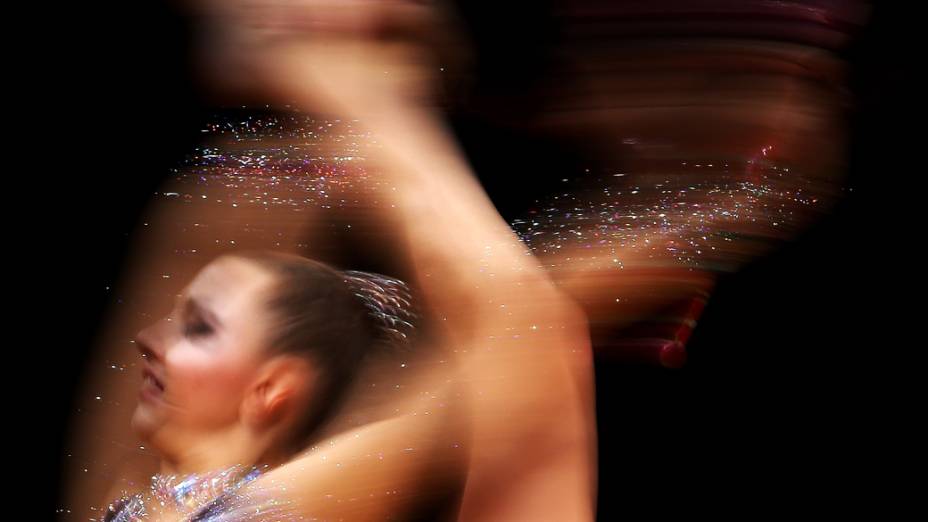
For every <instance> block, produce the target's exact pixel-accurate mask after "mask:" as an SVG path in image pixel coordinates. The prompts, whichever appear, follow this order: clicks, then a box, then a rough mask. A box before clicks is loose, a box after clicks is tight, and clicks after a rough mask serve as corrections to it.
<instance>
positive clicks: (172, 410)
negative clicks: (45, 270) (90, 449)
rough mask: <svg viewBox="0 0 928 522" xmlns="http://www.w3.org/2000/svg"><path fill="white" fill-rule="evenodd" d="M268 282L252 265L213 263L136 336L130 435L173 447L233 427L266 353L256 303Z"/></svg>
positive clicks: (263, 315)
mask: <svg viewBox="0 0 928 522" xmlns="http://www.w3.org/2000/svg"><path fill="white" fill-rule="evenodd" d="M273 282H274V281H273V276H272V275H271V274H270V273H269V272H267V271H265V270H263V269H262V268H260V267H258V266H257V265H256V264H254V263H251V262H249V261H246V260H243V259H238V258H234V257H224V258H220V259H217V260H216V261H213V262H212V263H210V264H209V265H207V266H206V267H205V268H204V269H203V270H201V271H200V272H199V273H198V274H197V276H196V277H195V278H194V279H193V281H192V282H191V283H190V284H189V285H188V286H187V287H186V288H185V289H184V291H183V293H182V294H181V295H180V296H178V297H177V300H176V303H175V306H174V309H173V310H172V312H171V314H170V315H168V316H167V317H165V318H163V319H161V320H160V321H158V322H157V323H155V324H152V325H151V326H149V327H147V328H145V329H143V330H142V331H141V332H139V334H138V335H137V337H136V345H137V346H138V349H139V350H140V351H141V354H142V357H143V358H144V361H143V366H142V368H143V382H142V386H141V388H140V390H139V400H138V406H137V407H136V409H135V412H134V414H133V417H132V428H133V430H134V431H135V432H136V433H137V434H138V435H139V436H140V437H142V439H143V440H145V441H146V442H148V443H149V444H151V445H152V446H153V447H155V448H156V449H157V448H159V447H162V448H165V447H166V448H176V447H177V446H178V445H185V444H189V443H190V442H192V441H193V440H195V439H196V437H197V436H198V435H202V434H205V433H209V432H216V431H218V430H222V429H223V428H226V427H228V426H231V425H233V424H234V423H235V422H236V421H237V420H238V418H239V411H240V407H241V404H242V399H243V398H244V397H245V393H246V391H247V387H248V385H249V383H250V382H251V381H252V379H253V377H254V375H255V371H256V369H257V368H258V366H259V362H260V361H261V358H262V354H263V353H266V347H265V345H264V343H265V339H266V335H265V334H266V328H267V325H268V324H270V323H269V318H268V316H267V312H266V311H265V309H264V305H263V303H264V302H265V301H266V296H267V292H268V291H269V289H270V288H271V286H272V284H273Z"/></svg>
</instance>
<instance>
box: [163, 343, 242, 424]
mask: <svg viewBox="0 0 928 522" xmlns="http://www.w3.org/2000/svg"><path fill="white" fill-rule="evenodd" d="M233 348H234V347H225V348H221V347H209V348H206V347H201V346H194V345H191V344H182V345H180V346H178V347H176V348H175V349H174V350H171V351H170V352H169V353H168V354H167V355H166V357H165V371H166V373H167V379H168V380H167V391H166V394H165V395H166V399H167V400H168V401H169V402H170V403H171V404H172V405H173V406H175V408H176V410H177V411H178V413H179V414H180V415H181V416H182V417H184V418H185V419H186V421H187V422H188V423H190V424H196V425H221V424H226V423H228V422H230V421H233V420H235V419H236V418H237V416H238V411H239V406H240V404H241V401H242V398H243V396H244V393H245V387H246V385H247V384H248V381H249V377H250V373H249V369H250V365H249V364H247V361H244V360H242V359H241V357H240V356H239V354H237V353H236V350H234V349H233Z"/></svg>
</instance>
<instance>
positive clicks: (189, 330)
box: [184, 321, 213, 337]
mask: <svg viewBox="0 0 928 522" xmlns="http://www.w3.org/2000/svg"><path fill="white" fill-rule="evenodd" d="M211 333H213V328H212V327H211V326H210V325H209V324H207V323H206V322H204V321H195V322H193V323H187V324H186V325H185V326H184V334H185V335H187V336H188V337H200V336H203V335H209V334H211Z"/></svg>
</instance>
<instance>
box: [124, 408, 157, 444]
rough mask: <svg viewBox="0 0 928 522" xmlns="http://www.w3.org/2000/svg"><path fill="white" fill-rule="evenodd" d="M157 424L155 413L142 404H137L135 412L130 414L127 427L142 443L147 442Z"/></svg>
mask: <svg viewBox="0 0 928 522" xmlns="http://www.w3.org/2000/svg"><path fill="white" fill-rule="evenodd" d="M159 424H160V422H159V420H158V419H157V416H156V414H155V412H154V411H151V409H150V408H147V407H146V406H145V405H144V404H139V405H138V406H136V407H135V412H133V413H132V420H131V421H130V422H129V427H130V428H131V429H132V432H133V433H135V435H136V436H137V437H138V438H140V439H141V440H142V441H143V442H149V441H150V440H151V437H152V435H153V434H154V432H155V430H156V429H157V427H158V425H159Z"/></svg>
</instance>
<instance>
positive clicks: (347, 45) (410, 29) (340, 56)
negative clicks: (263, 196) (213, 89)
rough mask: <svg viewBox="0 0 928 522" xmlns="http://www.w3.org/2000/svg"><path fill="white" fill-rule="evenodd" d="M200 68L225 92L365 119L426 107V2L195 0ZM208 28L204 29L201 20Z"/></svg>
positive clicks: (429, 16)
mask: <svg viewBox="0 0 928 522" xmlns="http://www.w3.org/2000/svg"><path fill="white" fill-rule="evenodd" d="M198 6H199V7H200V8H201V9H202V13H203V14H204V15H205V18H206V22H207V24H208V26H212V28H211V29H210V30H209V31H208V35H209V36H210V38H209V39H208V41H207V43H208V46H207V47H206V49H205V50H206V56H204V58H205V60H204V65H205V66H206V67H207V68H208V69H209V70H210V71H211V73H210V76H211V79H212V80H213V81H214V82H217V83H218V84H219V86H220V87H222V88H224V89H226V90H232V91H235V92H238V93H242V92H248V93H252V94H258V95H259V96H260V97H262V98H264V99H266V100H267V101H269V102H274V103H296V104H297V105H299V106H300V107H301V108H304V109H307V110H311V111H312V112H321V113H331V114H338V115H344V116H366V115H369V114H370V113H371V112H380V111H382V110H383V109H384V108H387V107H392V106H395V105H397V104H417V105H421V104H429V103H430V102H431V87H432V82H433V76H434V73H435V72H437V70H438V68H437V65H435V64H433V63H432V61H433V57H432V56H431V54H430V53H429V52H428V49H427V46H426V45H424V41H425V40H426V35H427V33H428V31H429V30H433V29H432V28H434V27H435V23H434V22H435V20H436V13H435V12H434V11H433V8H431V7H429V6H426V5H423V4H421V3H417V2H414V1H412V0H201V1H200V2H199V3H198ZM208 29H209V27H208Z"/></svg>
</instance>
